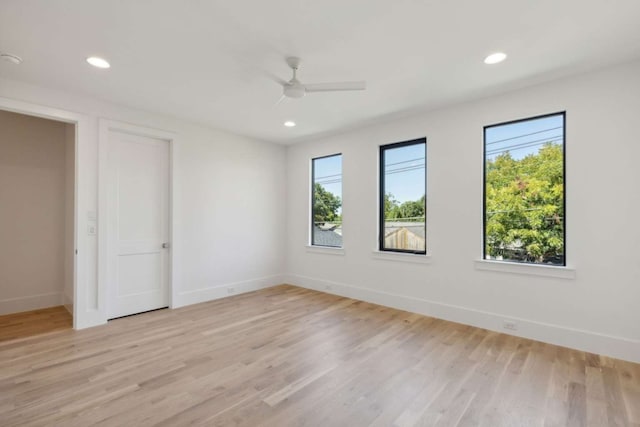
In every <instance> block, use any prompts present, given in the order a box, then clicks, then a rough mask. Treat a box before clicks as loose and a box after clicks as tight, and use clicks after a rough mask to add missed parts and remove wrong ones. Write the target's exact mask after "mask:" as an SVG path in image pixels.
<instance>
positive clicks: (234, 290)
mask: <svg viewBox="0 0 640 427" xmlns="http://www.w3.org/2000/svg"><path fill="white" fill-rule="evenodd" d="M283 283H284V281H283V276H281V275H274V276H267V277H260V278H257V279H250V280H243V281H240V282H232V283H225V284H222V285H216V286H211V287H207V288H200V289H194V290H190V291H184V292H180V293H178V294H177V295H176V298H175V300H174V301H173V302H174V304H173V306H172V308H178V307H184V306H186V305H191V304H198V303H201V302H207V301H212V300H216V299H220V298H226V297H230V296H233V295H238V294H243V293H246V292H252V291H257V290H259V289H265V288H270V287H273V286H278V285H281V284H283Z"/></svg>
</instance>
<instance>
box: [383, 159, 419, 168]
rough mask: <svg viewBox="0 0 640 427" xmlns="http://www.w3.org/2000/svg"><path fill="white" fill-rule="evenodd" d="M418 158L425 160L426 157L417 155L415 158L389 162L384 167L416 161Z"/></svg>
mask: <svg viewBox="0 0 640 427" xmlns="http://www.w3.org/2000/svg"><path fill="white" fill-rule="evenodd" d="M416 160H424V157H416V158H415V159H409V160H403V161H401V162H395V163H387V164H386V165H384V167H385V168H388V167H389V166H394V165H400V164H402V163H410V162H415V161H416Z"/></svg>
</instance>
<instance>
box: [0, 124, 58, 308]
mask: <svg viewBox="0 0 640 427" xmlns="http://www.w3.org/2000/svg"><path fill="white" fill-rule="evenodd" d="M65 126H67V125H66V124H64V123H60V122H55V121H52V120H45V119H41V118H36V117H31V116H24V115H21V114H15V113H9V112H6V111H0V314H7V313H13V312H19V311H25V310H35V309H38V308H44V307H51V306H56V305H60V304H61V303H62V294H63V288H64V273H65V272H64V259H65V234H64V228H65V175H66V171H65V169H66V164H65V149H66V147H65Z"/></svg>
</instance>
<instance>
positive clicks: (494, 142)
mask: <svg viewBox="0 0 640 427" xmlns="http://www.w3.org/2000/svg"><path fill="white" fill-rule="evenodd" d="M556 129H562V126H558V127H555V128H549V129H544V130H539V131H537V132H531V133H525V134H523V135H518V136H512V137H511V138H505V139H499V140H498V141H492V142H487V144H486V145H492V144H497V143H499V142H504V141H511V140H512V139H518V138H523V137H525V136H530V135H536V134H539V133H544V132H549V131H551V130H556Z"/></svg>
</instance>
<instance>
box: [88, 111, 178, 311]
mask: <svg viewBox="0 0 640 427" xmlns="http://www.w3.org/2000/svg"><path fill="white" fill-rule="evenodd" d="M111 131H116V132H122V133H127V134H130V135H136V136H145V137H149V138H155V139H161V140H163V141H167V142H168V143H169V171H168V172H169V245H170V246H169V254H168V261H169V277H168V278H167V280H168V286H169V308H174V305H175V302H176V301H177V298H176V295H175V293H176V290H175V286H174V283H175V268H174V253H175V250H174V249H175V226H174V222H175V215H174V209H173V206H174V203H173V200H174V172H173V170H174V152H175V146H176V142H177V135H176V134H175V133H173V132H170V131H165V130H161V129H154V128H149V127H145V126H139V125H134V124H131V123H125V122H119V121H115V120H109V119H103V118H100V119H99V122H98V236H102V237H101V238H99V239H98V301H99V305H100V306H101V307H104V308H105V310H104V315H105V320H107V319H106V317H107V312H108V309H107V304H108V293H107V292H108V286H109V283H108V281H107V277H108V275H107V268H108V265H109V262H108V261H109V247H108V238H107V233H108V226H107V223H108V222H107V204H108V185H109V179H108V178H109V175H108V157H109V132H111Z"/></svg>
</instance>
